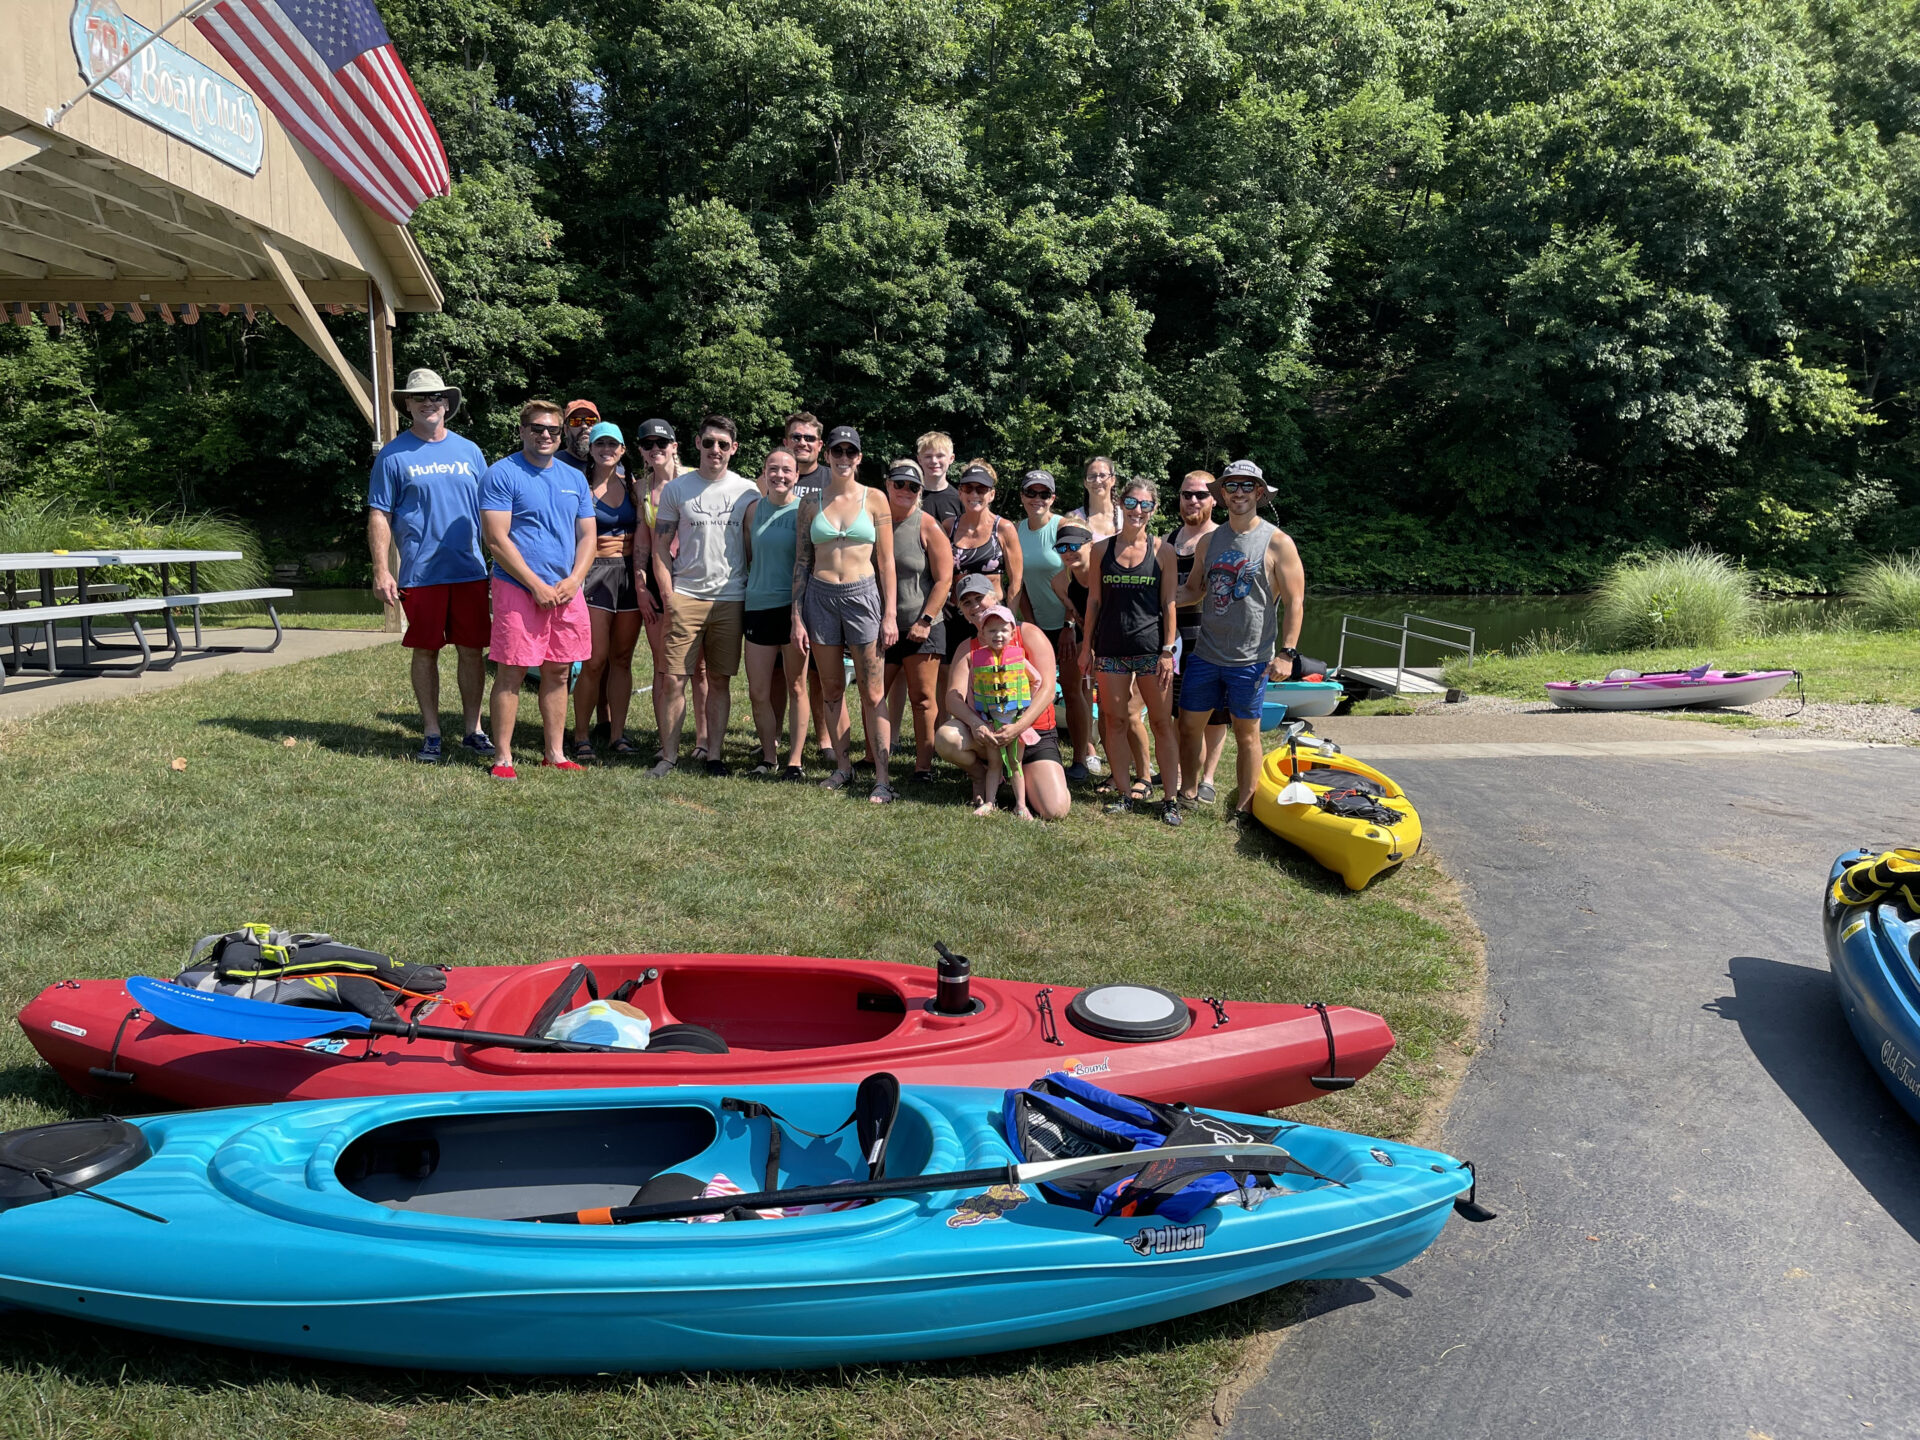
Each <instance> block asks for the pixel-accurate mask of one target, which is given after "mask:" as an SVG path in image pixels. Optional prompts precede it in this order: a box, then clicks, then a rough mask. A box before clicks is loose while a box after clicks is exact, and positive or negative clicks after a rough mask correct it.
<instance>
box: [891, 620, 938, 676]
mask: <svg viewBox="0 0 1920 1440" xmlns="http://www.w3.org/2000/svg"><path fill="white" fill-rule="evenodd" d="M916 618H918V617H916ZM946 653H947V622H946V621H944V620H936V621H934V622H933V628H932V629H930V630H928V631H927V638H926V639H924V640H920V641H914V640H910V639H908V638H907V627H906V626H905V625H902V626H901V627H900V638H899V639H898V640H897V641H895V642H894V643H893V644H891V645H889V646H888V647H887V664H889V665H900V664H904V663H905V662H906V661H908V660H911V659H912V658H913V657H914V656H916V655H938V656H940V657H941V658H942V659H944V658H945V657H946Z"/></svg>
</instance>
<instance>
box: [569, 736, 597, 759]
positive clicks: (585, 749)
mask: <svg viewBox="0 0 1920 1440" xmlns="http://www.w3.org/2000/svg"><path fill="white" fill-rule="evenodd" d="M573 758H574V760H576V761H577V762H578V763H580V764H582V765H591V764H593V763H594V762H595V761H597V760H599V758H600V757H599V756H598V755H596V754H594V753H593V744H592V742H591V741H587V740H576V741H574V742H573Z"/></svg>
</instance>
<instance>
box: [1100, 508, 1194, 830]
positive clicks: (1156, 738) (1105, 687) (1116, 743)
mask: <svg viewBox="0 0 1920 1440" xmlns="http://www.w3.org/2000/svg"><path fill="white" fill-rule="evenodd" d="M1156 503H1157V502H1156V500H1155V496H1154V489H1153V485H1152V483H1151V482H1149V481H1147V480H1144V479H1138V478H1136V479H1134V480H1131V481H1129V482H1128V483H1127V486H1126V488H1125V490H1123V491H1122V492H1121V497H1120V530H1119V533H1118V534H1116V535H1114V536H1113V537H1112V538H1111V539H1106V540H1100V541H1097V542H1096V543H1095V544H1094V547H1093V555H1092V557H1091V560H1090V562H1089V565H1088V569H1090V570H1091V571H1092V575H1091V576H1090V577H1089V578H1090V579H1092V580H1095V581H1097V583H1096V584H1093V585H1092V586H1090V587H1089V590H1088V595H1087V631H1088V634H1089V635H1090V636H1091V637H1092V642H1093V653H1094V657H1095V659H1094V669H1095V670H1096V672H1097V673H1098V677H1099V683H1100V722H1101V726H1102V728H1103V729H1104V730H1105V731H1106V738H1107V755H1108V758H1109V759H1111V760H1112V761H1113V766H1114V779H1115V781H1116V782H1118V784H1119V786H1120V797H1119V799H1118V800H1116V801H1115V802H1114V803H1113V804H1112V805H1110V806H1108V807H1107V808H1108V809H1109V810H1111V811H1124V810H1127V809H1130V808H1131V806H1132V801H1131V796H1132V793H1133V789H1134V786H1133V783H1131V782H1132V781H1133V780H1135V779H1136V778H1137V780H1138V782H1139V783H1141V784H1142V785H1144V784H1146V783H1147V782H1148V781H1149V779H1150V777H1151V774H1152V772H1151V771H1149V772H1148V773H1147V774H1145V775H1140V776H1138V777H1133V776H1131V775H1129V774H1127V773H1123V772H1126V771H1131V769H1132V768H1133V767H1132V764H1131V759H1132V757H1131V754H1130V752H1129V748H1128V746H1127V743H1126V740H1127V736H1126V723H1127V699H1128V692H1129V691H1130V690H1131V689H1132V688H1133V686H1135V685H1138V686H1139V688H1140V698H1141V699H1142V700H1144V701H1145V702H1146V707H1147V719H1148V722H1149V723H1150V724H1151V725H1152V727H1153V748H1154V752H1155V758H1156V759H1157V760H1158V762H1159V766H1160V783H1161V785H1162V787H1163V789H1164V792H1165V799H1164V802H1163V803H1162V805H1161V811H1160V813H1161V817H1162V818H1163V819H1164V820H1165V821H1166V822H1167V824H1169V825H1178V824H1179V823H1180V802H1179V799H1178V798H1177V797H1178V794H1179V790H1180V746H1179V740H1178V736H1177V735H1176V734H1175V732H1174V728H1173V696H1172V687H1173V637H1174V620H1173V601H1174V596H1175V594H1176V593H1178V588H1179V581H1178V579H1177V578H1176V576H1177V574H1178V565H1177V563H1176V558H1177V557H1176V556H1175V555H1174V553H1173V547H1172V546H1171V545H1169V544H1167V542H1166V541H1164V540H1159V539H1156V538H1154V536H1152V535H1150V534H1148V533H1147V522H1148V521H1149V520H1151V519H1152V518H1153V512H1154V508H1155V505H1156Z"/></svg>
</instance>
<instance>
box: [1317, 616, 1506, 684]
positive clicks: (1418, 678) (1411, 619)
mask: <svg viewBox="0 0 1920 1440" xmlns="http://www.w3.org/2000/svg"><path fill="white" fill-rule="evenodd" d="M1418 627H1425V628H1424V629H1422V628H1418ZM1435 630H1441V631H1447V632H1450V633H1447V634H1440V635H1436V634H1434V633H1432V632H1433V631H1435ZM1349 640H1351V641H1353V642H1354V643H1355V645H1356V647H1357V646H1360V645H1371V646H1375V647H1378V648H1379V649H1382V650H1391V651H1393V652H1394V658H1393V662H1392V663H1391V664H1385V663H1379V662H1377V661H1376V662H1375V663H1373V664H1367V665H1361V664H1352V665H1349V664H1348V663H1347V642H1348V641H1349ZM1409 640H1419V641H1424V642H1426V643H1427V644H1430V645H1438V646H1439V647H1440V648H1441V649H1443V650H1455V651H1458V652H1460V653H1461V654H1463V655H1465V656H1466V657H1467V664H1469V665H1471V664H1473V653H1474V644H1475V637H1474V632H1473V627H1472V626H1471V625H1456V624H1454V623H1453V622H1452V621H1450V620H1435V619H1434V618H1433V617H1432V616H1430V615H1415V614H1414V613H1412V612H1411V611H1408V612H1406V613H1405V614H1403V615H1401V617H1400V621H1399V623H1398V624H1395V623H1394V622H1393V621H1391V620H1374V619H1370V618H1368V617H1367V616H1365V615H1343V616H1341V617H1340V654H1339V656H1338V658H1337V659H1335V661H1334V663H1333V674H1332V677H1331V678H1333V679H1336V680H1338V681H1340V682H1341V683H1342V684H1344V685H1345V686H1346V687H1347V690H1348V693H1349V694H1353V695H1355V697H1356V698H1359V699H1380V698H1384V697H1386V696H1389V695H1445V696H1447V697H1448V698H1450V699H1451V698H1453V697H1454V696H1455V695H1456V692H1454V691H1452V690H1449V689H1448V688H1447V683H1446V681H1444V680H1443V679H1441V678H1440V677H1441V672H1440V670H1439V668H1438V667H1436V666H1416V665H1409V664H1407V642H1408V641H1409Z"/></svg>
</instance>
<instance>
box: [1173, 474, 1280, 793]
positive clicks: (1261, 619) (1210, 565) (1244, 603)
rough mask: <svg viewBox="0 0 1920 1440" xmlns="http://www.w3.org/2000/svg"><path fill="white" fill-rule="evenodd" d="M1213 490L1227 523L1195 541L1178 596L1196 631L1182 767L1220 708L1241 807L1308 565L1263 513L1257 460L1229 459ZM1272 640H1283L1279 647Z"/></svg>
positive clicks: (1189, 771) (1268, 490) (1192, 763)
mask: <svg viewBox="0 0 1920 1440" xmlns="http://www.w3.org/2000/svg"><path fill="white" fill-rule="evenodd" d="M1212 489H1213V493H1214V496H1215V498H1216V499H1219V500H1220V501H1221V502H1222V503H1224V504H1225V505H1226V507H1227V523H1226V524H1225V525H1222V526H1221V527H1220V528H1219V529H1217V530H1214V531H1212V532H1211V533H1209V534H1207V535H1204V536H1202V537H1201V539H1200V542H1199V544H1198V545H1196V546H1195V547H1194V554H1193V572H1192V574H1191V575H1189V576H1188V577H1187V583H1186V584H1185V585H1183V586H1181V588H1180V594H1179V603H1181V604H1183V605H1198V606H1199V607H1200V634H1199V638H1198V640H1197V641H1196V642H1195V644H1194V647H1193V653H1192V655H1191V656H1190V657H1189V658H1188V659H1187V661H1186V674H1185V675H1184V676H1183V677H1182V679H1181V686H1180V754H1181V761H1182V764H1181V773H1182V774H1185V775H1190V776H1198V775H1199V773H1200V753H1201V748H1202V745H1203V744H1204V742H1205V738H1206V729H1207V719H1208V717H1209V716H1210V715H1211V714H1212V713H1213V711H1214V710H1215V709H1216V708H1218V707H1220V706H1223V705H1224V706H1225V707H1226V709H1227V712H1228V714H1229V715H1231V716H1232V718H1233V741H1234V768H1235V772H1236V773H1235V776H1234V781H1235V783H1234V790H1235V801H1234V809H1235V811H1236V813H1238V814H1247V813H1250V812H1249V811H1248V806H1249V805H1250V804H1251V803H1252V801H1253V787H1254V783H1255V781H1256V780H1258V778H1259V775H1260V706H1261V703H1262V702H1263V701H1264V700H1265V698H1266V688H1267V681H1268V680H1285V679H1287V678H1288V677H1289V676H1291V675H1292V673H1293V660H1294V656H1295V655H1296V654H1297V653H1298V652H1297V651H1296V650H1295V648H1294V647H1295V646H1296V645H1297V644H1298V642H1299V639H1300V622H1301V619H1302V617H1303V615H1304V608H1305V602H1306V591H1307V584H1306V572H1305V571H1304V570H1303V569H1302V568H1301V565H1300V553H1299V551H1298V550H1296V549H1295V548H1294V544H1293V540H1292V537H1290V536H1289V535H1288V534H1287V533H1286V532H1285V531H1284V530H1282V529H1280V527H1279V526H1277V525H1270V524H1268V523H1267V522H1266V521H1265V520H1262V519H1261V518H1260V513H1259V512H1260V502H1261V501H1262V500H1265V499H1266V498H1267V497H1268V496H1270V495H1272V494H1274V493H1276V492H1275V491H1274V489H1273V487H1272V486H1270V485H1268V484H1267V481H1266V477H1265V476H1264V475H1262V474H1261V471H1260V467H1259V466H1258V465H1256V464H1254V463H1253V461H1251V460H1236V461H1234V462H1233V463H1232V464H1231V465H1229V466H1227V468H1226V470H1225V471H1223V472H1222V474H1221V476H1220V478H1219V479H1218V480H1216V481H1215V482H1214V484H1213V486H1212ZM1282 611H1284V612H1285V615H1284V617H1283V616H1282V614H1281V612H1282ZM1283 620H1284V623H1283ZM1276 640H1283V641H1284V642H1285V643H1284V644H1281V645H1279V647H1278V649H1277V650H1276V648H1275V642H1276Z"/></svg>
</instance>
